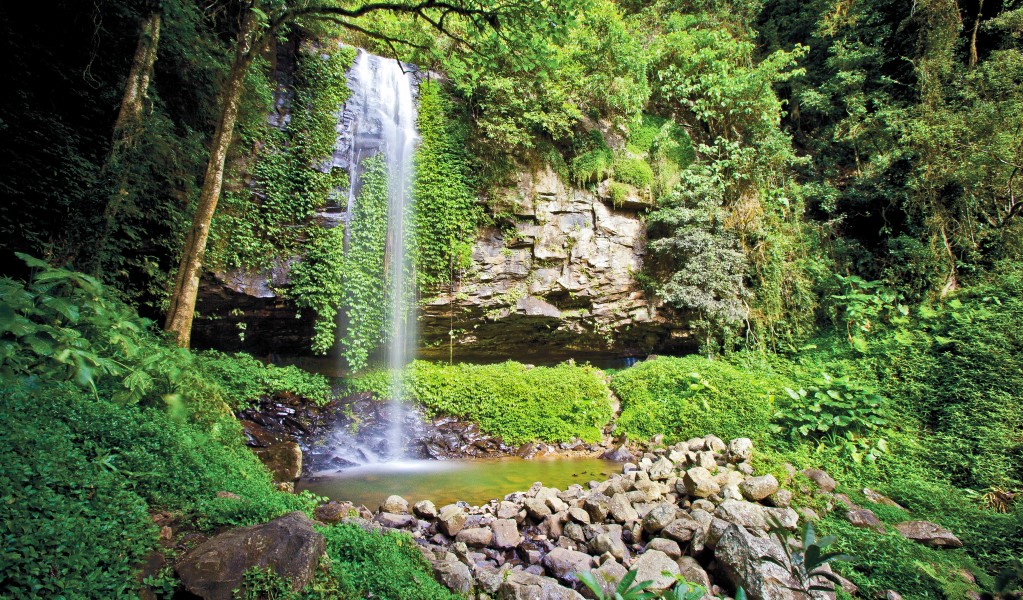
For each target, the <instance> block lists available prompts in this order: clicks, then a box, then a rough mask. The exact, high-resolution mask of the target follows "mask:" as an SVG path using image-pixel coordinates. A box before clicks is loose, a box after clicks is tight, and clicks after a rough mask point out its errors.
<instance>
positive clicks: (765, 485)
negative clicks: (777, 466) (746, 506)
mask: <svg viewBox="0 0 1023 600" xmlns="http://www.w3.org/2000/svg"><path fill="white" fill-rule="evenodd" d="M739 491H740V492H742V495H743V497H744V498H746V499H747V500H750V501H753V502H759V501H761V500H763V499H764V498H767V497H768V496H770V495H771V494H773V493H775V492H777V491H778V480H777V479H775V478H774V475H770V474H768V475H761V476H760V477H750V478H749V479H747V480H745V481H743V482H742V483H740V484H739Z"/></svg>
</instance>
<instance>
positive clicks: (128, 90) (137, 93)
mask: <svg viewBox="0 0 1023 600" xmlns="http://www.w3.org/2000/svg"><path fill="white" fill-rule="evenodd" d="M159 44H160V13H159V12H154V13H152V14H151V15H149V16H148V17H146V20H145V21H144V22H143V23H142V30H141V31H140V32H139V41H138V44H137V45H136V46H135V57H134V58H133V59H132V62H131V70H130V71H128V79H127V80H126V81H125V82H124V95H123V96H121V107H120V109H119V110H118V111H117V120H116V121H115V122H114V131H113V144H112V145H111V147H110V154H108V155H107V158H106V162H105V163H104V164H103V173H104V174H108V173H109V172H110V171H112V170H114V168H115V167H114V165H115V163H116V162H117V161H118V158H119V155H121V154H122V153H123V150H124V148H125V147H127V146H131V145H132V144H134V143H135V136H136V135H137V134H138V133H139V132H140V131H141V129H142V111H143V110H144V109H145V106H144V101H145V99H146V96H147V95H148V91H149V80H150V79H151V78H152V76H153V65H154V64H155V63H156V55H157V48H158V47H159ZM128 183H129V182H128V181H126V178H125V177H124V175H123V174H121V175H120V176H119V177H118V179H117V181H114V182H112V184H111V190H112V193H111V195H110V198H109V199H108V200H107V204H106V206H105V207H104V208H103V231H102V233H101V234H100V237H99V239H98V240H97V241H96V251H95V252H94V253H93V258H94V259H95V260H94V263H93V264H94V273H95V274H96V275H99V273H100V271H101V270H102V268H103V257H104V256H105V255H106V248H107V244H108V243H109V240H110V236H111V232H112V231H113V229H114V224H115V221H116V220H117V214H118V213H119V212H120V211H121V207H122V206H123V204H124V202H125V198H126V197H127V195H128V191H127V187H128Z"/></svg>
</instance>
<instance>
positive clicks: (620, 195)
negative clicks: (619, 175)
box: [608, 181, 629, 206]
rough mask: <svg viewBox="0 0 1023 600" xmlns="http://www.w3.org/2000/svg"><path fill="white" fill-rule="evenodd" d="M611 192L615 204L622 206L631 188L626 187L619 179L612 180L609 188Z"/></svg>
mask: <svg viewBox="0 0 1023 600" xmlns="http://www.w3.org/2000/svg"><path fill="white" fill-rule="evenodd" d="M608 191H609V192H610V193H611V202H612V203H614V205H615V206H620V205H621V203H622V202H624V201H625V199H626V198H627V197H628V196H629V188H627V187H625V186H624V185H622V184H621V183H618V182H617V181H612V182H611V186H610V187H609V188H608Z"/></svg>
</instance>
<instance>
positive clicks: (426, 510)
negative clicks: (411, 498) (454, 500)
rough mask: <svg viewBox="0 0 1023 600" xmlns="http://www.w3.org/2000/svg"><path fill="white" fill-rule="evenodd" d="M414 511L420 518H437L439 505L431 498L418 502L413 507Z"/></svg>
mask: <svg viewBox="0 0 1023 600" xmlns="http://www.w3.org/2000/svg"><path fill="white" fill-rule="evenodd" d="M412 512H413V513H415V515H416V516H417V517H419V518H420V519H436V518H437V506H436V505H435V504H434V503H433V502H430V501H429V500H422V501H420V502H416V504H415V506H413V507H412Z"/></svg>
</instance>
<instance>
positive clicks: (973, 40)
mask: <svg viewBox="0 0 1023 600" xmlns="http://www.w3.org/2000/svg"><path fill="white" fill-rule="evenodd" d="M982 10H984V0H980V3H979V4H978V5H977V18H976V19H975V20H974V21H973V35H972V36H970V66H971V67H973V66H976V65H977V61H978V60H979V57H978V56H977V30H979V29H980V11H982Z"/></svg>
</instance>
